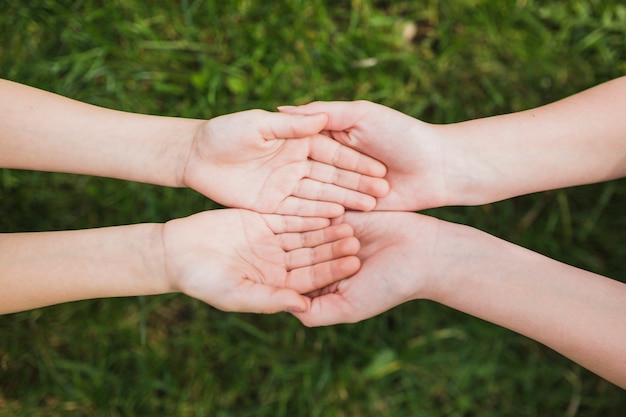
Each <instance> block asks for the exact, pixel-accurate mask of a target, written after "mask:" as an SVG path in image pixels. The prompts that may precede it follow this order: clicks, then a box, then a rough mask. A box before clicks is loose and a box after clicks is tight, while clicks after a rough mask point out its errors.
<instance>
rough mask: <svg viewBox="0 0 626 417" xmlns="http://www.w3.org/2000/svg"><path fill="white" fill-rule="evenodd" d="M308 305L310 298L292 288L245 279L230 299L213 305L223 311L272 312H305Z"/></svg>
mask: <svg viewBox="0 0 626 417" xmlns="http://www.w3.org/2000/svg"><path fill="white" fill-rule="evenodd" d="M309 305H310V299H309V298H308V297H306V296H303V295H301V294H299V293H298V292H296V291H294V290H293V289H289V288H276V287H271V286H269V285H263V284H259V283H256V282H252V281H246V283H245V284H243V285H241V286H239V287H238V288H237V292H236V293H235V294H231V296H230V299H228V300H222V302H221V303H220V304H218V305H215V307H216V308H219V309H220V310H223V311H236V312H240V313H263V314H273V313H278V312H281V311H289V312H305V311H307V310H308V309H309Z"/></svg>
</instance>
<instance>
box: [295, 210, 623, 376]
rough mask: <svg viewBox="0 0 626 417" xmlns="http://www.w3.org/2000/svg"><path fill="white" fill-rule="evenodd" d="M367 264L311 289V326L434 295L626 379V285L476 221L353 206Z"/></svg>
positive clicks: (351, 217)
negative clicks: (502, 235)
mask: <svg viewBox="0 0 626 417" xmlns="http://www.w3.org/2000/svg"><path fill="white" fill-rule="evenodd" d="M341 221H342V222H344V223H347V224H349V225H351V226H352V227H353V228H354V231H355V236H356V237H357V238H358V239H359V241H360V242H361V251H360V252H359V257H360V258H361V265H362V266H361V269H360V270H359V271H358V272H357V273H356V274H355V275H354V276H352V277H350V278H348V279H345V280H342V281H340V282H337V283H334V284H332V285H330V286H329V287H327V288H325V289H324V290H321V291H318V292H315V293H312V294H310V295H311V296H313V297H314V298H313V299H312V302H311V308H310V310H308V311H307V312H306V313H296V314H295V315H296V317H298V318H299V319H300V320H301V321H302V322H303V323H304V324H305V325H307V326H326V325H331V324H337V323H354V322H358V321H361V320H365V319H367V318H370V317H373V316H375V315H377V314H380V313H382V312H384V311H386V310H389V309H391V308H393V307H395V306H396V305H398V304H401V303H404V302H407V301H410V300H417V299H429V300H432V301H436V302H439V303H441V304H444V305H446V306H449V307H452V308H455V309H457V310H459V311H463V312H465V313H468V314H471V315H473V316H476V317H479V318H482V319H484V320H488V321H491V322H493V323H496V324H498V325H501V326H504V327H507V328H509V329H511V330H514V331H516V332H518V333H520V334H523V335H526V336H528V337H530V338H533V339H535V340H537V341H539V342H541V343H544V344H545V345H547V346H549V347H551V348H552V349H554V350H556V351H557V352H560V353H561V354H563V355H565V356H567V357H569V358H570V359H572V360H574V361H576V362H578V363H579V364H581V365H582V366H584V367H586V368H588V369H589V370H591V371H593V372H595V373H597V374H598V375H600V376H602V377H604V378H606V379H607V380H609V381H611V382H613V383H615V384H617V385H619V386H621V387H624V388H626V362H624V360H623V358H625V357H626V344H625V343H624V335H626V302H624V300H626V285H624V284H623V283H620V282H618V281H616V280H613V279H609V278H606V277H603V276H600V275H596V274H593V273H591V272H588V271H584V270H582V269H578V268H575V267H572V266H569V265H566V264H563V263H560V262H557V261H555V260H553V259H550V258H547V257H545V256H543V255H540V254H538V253H535V252H532V251H530V250H527V249H524V248H522V247H519V246H516V245H514V244H511V243H508V242H506V241H504V240H501V239H498V238H496V237H494V236H491V235H488V234H486V233H484V232H481V231H479V230H476V229H473V228H471V227H468V226H463V225H458V224H454V223H448V222H444V221H442V220H438V219H435V218H432V217H428V216H424V215H421V214H417V213H399V212H371V213H356V212H351V213H346V214H345V215H344V216H343V219H342V220H341Z"/></svg>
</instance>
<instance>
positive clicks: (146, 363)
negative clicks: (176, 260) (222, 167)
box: [0, 0, 626, 416]
mask: <svg viewBox="0 0 626 417" xmlns="http://www.w3.org/2000/svg"><path fill="white" fill-rule="evenodd" d="M0 33H1V34H2V35H1V36H0V75H1V76H2V77H4V78H9V79H12V80H15V81H18V82H22V83H26V84H29V85H33V86H37V87H40V88H44V89H47V90H51V91H54V92H57V93H60V94H63V95H67V96H69V97H73V98H76V99H79V100H83V101H87V102H90V103H94V104H97V105H102V106H106V107H111V108H116V109H121V110H127V111H135V112H142V113H150V114H163V115H173V116H184V117H195V118H209V117H214V116H216V115H219V114H224V113H230V112H234V111H238V110H243V109H248V108H263V109H267V110H272V109H274V108H275V107H276V106H278V105H281V104H290V103H305V102H308V101H311V100H335V99H340V100H352V99H368V100H373V101H377V102H380V103H383V104H386V105H388V106H392V107H394V108H396V109H398V110H400V111H403V112H405V113H408V114H410V115H412V116H415V117H420V118H423V119H425V120H427V121H430V122H434V123H446V122H452V121H457V120H465V119H469V118H475V117H481V116H488V115H492V114H498V113H505V112H511V111H517V110H521V109H525V108H529V107H533V106H537V105H540V104H544V103H547V102H549V101H553V100H556V99H559V98H562V97H565V96H567V95H569V94H572V93H574V92H576V91H580V90H582V89H584V88H587V87H590V86H592V85H594V84H597V83H599V82H602V81H605V80H608V79H611V78H613V77H616V76H619V75H622V74H624V73H625V72H626V6H624V5H623V2H620V1H617V0H615V1H611V0H608V1H602V2H598V1H592V0H588V1H552V2H541V1H532V0H528V1H521V0H520V1H511V0H508V1H500V2H496V1H475V0H464V1H455V2H445V1H424V2H413V1H374V0H354V1H350V2H348V1H345V2H331V1H322V0H310V1H295V0H294V1H289V2H286V1H285V2H254V1H232V2H229V1H221V2H220V1H191V0H187V1H178V2H161V3H157V2H141V1H135V0H132V1H111V2H97V1H94V0H88V1H83V2H70V1H52V0H50V1H45V0H41V1H22V2H7V4H5V5H4V7H3V11H2V13H0ZM33 122H34V123H37V122H43V121H33ZM494 134H497V132H494ZM625 204H626V186H625V185H624V183H623V182H621V181H617V182H612V183H609V184H606V185H592V186H585V187H581V188H578V189H568V190H561V191H554V192H548V193H542V194H537V195H532V196H527V197H523V198H518V199H514V200H510V201H505V202H501V203H497V204H492V205H488V206H483V207H474V208H445V209H438V210H432V211H430V213H431V214H434V215H437V216H441V217H444V218H446V219H450V220H453V221H457V222H462V223H467V224H471V225H474V226H476V227H478V228H481V229H483V230H486V231H489V232H491V233H494V234H496V235H498V236H501V237H503V238H506V239H509V240H512V241H514V242H516V243H519V244H522V245H524V246H526V247H529V248H531V249H534V250H537V251H539V252H542V253H544V254H546V255H549V256H552V257H556V258H558V259H560V260H563V261H566V262H569V263H573V264H575V265H577V266H580V267H583V268H587V269H591V270H594V271H596V272H598V273H601V274H605V275H608V276H611V277H615V278H620V279H624V277H626V269H625V268H624V265H623V260H624V259H625V258H626V244H625V242H626V235H625V234H624V233H622V231H623V230H626V227H625V226H626V218H625V217H624V209H623V207H625ZM214 207H215V205H214V204H213V203H212V202H210V201H208V200H206V199H205V198H203V197H201V196H200V195H198V194H197V193H195V192H192V191H189V190H179V189H164V188H159V187H154V186H148V185H143V184H135V183H128V182H124V181H117V180H107V179H101V178H90V177H78V176H72V175H63V174H48V173H29V172H21V171H9V170H2V171H0V213H2V216H0V230H2V231H6V232H9V231H25V230H29V231H37V230H62V229H68V228H84V227H99V226H106V225H112V224H127V223H136V222H151V221H165V220H167V219H170V218H173V217H180V216H184V215H187V214H191V213H193V212H196V211H199V210H206V209H211V208H214ZM590 343H594V341H590ZM624 409H626V398H625V395H624V391H622V390H619V389H617V388H616V387H614V386H612V385H611V384H609V383H607V382H605V381H603V380H602V379H600V378H598V377H596V376H595V375H593V374H591V373H589V372H587V371H585V370H584V369H581V368H580V367H578V366H577V365H575V364H574V363H572V362H571V361H569V360H567V359H565V358H562V357H561V356H560V355H558V354H556V353H554V352H552V351H551V350H549V349H547V348H545V347H543V346H541V345H540V344H538V343H536V342H534V341H531V340H528V339H526V338H524V337H521V336H519V335H516V334H514V333H512V332H510V331H508V330H505V329H501V328H498V327H496V326H494V325H491V324H489V323H486V322H483V321H481V320H477V319H475V318H472V317H469V316H466V315H464V314H461V313H458V312H455V311H452V310H450V309H447V308H446V307H443V306H439V305H436V304H434V303H429V302H415V303H411V304H407V305H402V306H400V307H398V308H396V309H394V310H392V311H390V312H388V313H386V314H383V315H381V316H379V317H376V318H374V319H371V320H368V321H365V322H363V323H358V324H353V325H342V326H336V327H332V328H322V329H306V328H304V327H302V326H301V325H300V324H299V323H298V322H297V321H296V320H295V319H293V318H291V317H290V316H288V315H277V316H252V315H245V314H225V313H222V312H219V311H216V310H214V309H213V308H211V307H208V306H206V305H204V304H202V303H199V302H197V301H195V300H191V299H189V298H186V297H184V296H180V295H169V296H160V297H145V298H144V297H140V298H129V299H107V300H96V301H85V302H77V303H72V304H67V305H62V306H56V307H49V308H45V309H39V310H35V311H31V312H25V313H20V314H14V315H8V316H2V317H0V416H4V415H7V416H12V415H15V416H61V415H62V416H67V415H85V416H87V415H88V416H124V415H172V416H209V415H210V416H231V415H232V416H264V415H267V416H294V415H306V416H408V415H410V416H413V415H415V416H444V415H445V416H555V415H558V416H600V415H601V416H622V415H623V410H624Z"/></svg>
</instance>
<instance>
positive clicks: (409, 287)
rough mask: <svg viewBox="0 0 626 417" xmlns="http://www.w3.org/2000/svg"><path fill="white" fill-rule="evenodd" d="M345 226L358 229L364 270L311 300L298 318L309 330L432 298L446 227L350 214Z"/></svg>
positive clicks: (425, 220)
mask: <svg viewBox="0 0 626 417" xmlns="http://www.w3.org/2000/svg"><path fill="white" fill-rule="evenodd" d="M341 221H343V222H345V223H347V224H349V225H351V226H352V227H353V228H354V233H355V236H356V237H357V238H358V239H359V241H360V242H361V250H360V252H359V254H358V256H359V258H360V259H361V269H360V270H359V271H358V272H357V273H356V274H355V275H354V276H351V277H350V278H347V279H345V280H342V281H339V282H336V283H333V284H331V285H329V286H327V287H326V288H324V289H322V290H319V291H315V292H313V293H312V294H309V295H310V296H311V297H313V299H312V301H311V308H310V310H309V311H308V312H306V313H297V314H295V315H296V317H298V319H300V320H301V321H302V322H303V323H304V324H305V325H307V326H322V325H331V324H337V323H353V322H357V321H360V320H364V319H367V318H370V317H373V316H375V315H377V314H380V313H382V312H384V311H387V310H389V309H391V308H393V307H395V306H396V305H398V304H401V303H404V302H406V301H409V300H412V299H415V298H429V293H428V291H427V289H430V288H431V287H432V285H433V283H434V282H435V279H436V276H437V274H438V272H437V271H439V269H440V266H439V265H440V263H439V261H440V259H441V256H439V255H440V254H438V253H436V251H437V248H436V242H437V237H438V234H439V228H440V227H441V226H442V225H444V224H447V223H443V222H441V221H440V220H437V219H435V218H432V217H428V216H424V215H420V214H416V213H403V212H372V213H355V212H350V213H346V214H345V215H344V216H343V217H342V218H341Z"/></svg>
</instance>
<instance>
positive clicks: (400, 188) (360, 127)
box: [280, 101, 447, 211]
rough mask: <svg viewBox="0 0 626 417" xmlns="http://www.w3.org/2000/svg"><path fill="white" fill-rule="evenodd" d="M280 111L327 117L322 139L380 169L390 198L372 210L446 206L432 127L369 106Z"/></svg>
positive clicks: (326, 104)
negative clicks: (367, 158) (363, 156)
mask: <svg viewBox="0 0 626 417" xmlns="http://www.w3.org/2000/svg"><path fill="white" fill-rule="evenodd" d="M280 110H281V111H282V112H285V113H289V114H317V113H325V114H327V115H328V117H329V118H328V123H327V124H326V126H325V127H324V129H325V132H324V133H325V134H327V135H328V136H330V137H332V138H334V139H335V140H337V141H339V142H340V143H342V144H344V145H346V146H349V147H350V148H353V149H355V150H357V151H359V152H362V153H364V154H366V155H369V156H371V157H373V158H375V159H376V160H378V161H380V162H382V163H383V164H385V166H386V167H387V175H386V176H385V179H386V180H387V181H388V182H389V193H388V194H386V195H385V196H384V197H383V198H380V199H379V200H378V204H377V206H376V210H402V211H415V210H422V209H425V208H432V207H439V206H441V205H444V204H445V201H446V198H447V196H446V183H445V181H444V180H443V178H444V176H443V175H442V169H443V168H444V166H443V164H444V163H445V161H446V159H445V158H443V157H442V155H441V148H440V146H439V143H438V142H437V141H436V140H435V139H434V134H433V133H434V129H433V126H432V125H430V124H428V123H424V122H422V121H420V120H417V119H415V118H413V117H410V116H407V115H405V114H403V113H401V112H398V111H396V110H393V109H390V108H388V107H385V106H383V105H380V104H376V103H371V102H368V101H353V102H339V101H335V102H321V101H318V102H313V103H309V104H306V105H303V106H297V107H292V106H285V107H281V109H280Z"/></svg>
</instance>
